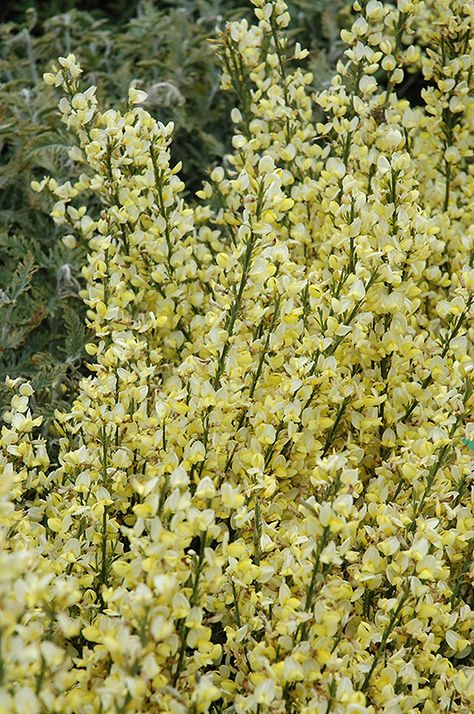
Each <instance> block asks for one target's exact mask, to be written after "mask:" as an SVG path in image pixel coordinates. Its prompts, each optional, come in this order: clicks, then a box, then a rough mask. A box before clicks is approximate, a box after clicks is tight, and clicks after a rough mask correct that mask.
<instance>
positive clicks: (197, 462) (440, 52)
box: [0, 0, 474, 714]
mask: <svg viewBox="0 0 474 714" xmlns="http://www.w3.org/2000/svg"><path fill="white" fill-rule="evenodd" d="M253 4H254V5H255V16H256V22H255V24H253V25H250V24H249V23H248V22H247V21H246V20H244V21H241V22H232V23H230V24H229V25H228V26H227V27H226V28H225V30H224V31H223V33H222V35H221V36H220V39H219V41H218V43H217V51H218V52H219V54H220V56H221V58H222V63H223V79H222V83H223V88H224V89H227V88H232V89H233V90H235V92H236V93H237V95H238V99H239V102H238V107H236V108H235V109H234V110H233V112H232V117H231V119H232V121H233V122H234V124H235V131H234V136H233V141H232V144H233V148H232V152H231V153H230V154H229V155H227V156H226V157H224V160H223V163H222V166H217V167H215V168H214V169H213V170H212V171H211V173H210V175H209V180H208V181H207V182H206V183H205V185H204V186H203V188H202V190H201V191H199V192H198V196H197V197H196V200H195V201H189V200H185V199H184V197H183V190H184V185H183V183H182V181H181V180H180V178H179V171H180V166H173V165H171V163H170V153H169V146H170V141H171V137H172V131H173V126H172V125H171V124H167V125H164V124H162V123H160V121H159V120H157V119H155V118H154V117H153V116H151V115H150V114H149V113H148V112H147V111H145V110H144V109H142V108H140V104H141V103H142V102H143V101H144V99H145V98H146V95H145V93H144V92H143V91H142V90H139V89H137V88H134V87H132V88H131V89H130V93H129V104H128V107H126V108H125V109H124V111H122V112H120V111H118V110H115V109H108V110H105V111H104V110H102V109H101V107H100V105H99V103H98V100H97V98H96V93H95V87H89V88H83V87H82V86H81V77H80V75H81V68H80V66H79V65H78V63H77V61H76V58H75V57H74V55H69V56H68V57H65V58H64V57H63V58H60V59H59V64H58V66H57V67H56V69H55V70H54V71H53V72H52V73H50V74H47V75H45V80H46V82H47V83H48V84H49V85H55V86H57V87H59V88H61V90H62V91H63V97H62V99H61V100H60V103H59V109H60V112H61V114H62V117H63V121H64V123H65V124H66V126H67V127H68V129H69V130H71V131H72V132H74V133H75V135H76V137H77V145H76V146H75V147H73V148H72V149H71V152H70V155H71V159H72V160H74V161H76V162H79V163H80V164H81V165H82V166H83V173H82V174H81V175H80V178H79V179H78V180H75V181H74V182H70V181H65V183H63V184H58V182H57V181H55V180H53V179H51V178H45V179H44V180H43V181H42V182H41V183H38V184H35V188H36V189H37V190H41V189H45V190H49V192H50V193H51V194H52V195H53V196H54V206H53V208H52V216H53V218H54V219H55V221H56V222H57V223H58V224H59V225H64V226H65V227H66V229H67V230H68V231H70V233H71V234H72V235H74V236H75V238H76V239H77V240H80V241H83V242H85V243H86V244H87V245H88V261H87V265H85V266H84V269H83V275H84V278H85V284H86V287H85V289H84V290H83V295H82V297H83V299H84V301H85V304H86V306H87V320H88V326H89V328H91V330H92V331H93V333H94V334H95V337H96V339H95V341H94V342H91V343H90V344H89V345H88V346H87V351H88V354H89V355H90V364H89V365H88V367H89V376H87V377H85V378H84V379H83V380H82V383H81V387H80V392H79V395H78V397H77V399H76V401H75V402H74V404H73V406H72V408H71V410H70V411H69V412H68V413H59V412H57V413H56V423H55V429H56V435H57V441H56V442H54V443H51V444H46V443H45V441H44V439H43V438H42V437H41V430H40V424H41V417H39V416H36V415H35V412H34V409H33V406H32V404H33V402H32V400H33V394H32V389H31V387H30V385H29V384H28V383H27V382H23V381H21V380H9V381H8V386H9V387H10V388H11V390H12V398H11V406H10V408H9V409H8V410H7V411H6V412H5V414H4V426H3V429H2V432H1V439H0V446H1V451H0V464H1V470H2V479H1V481H0V498H1V501H0V519H1V520H0V526H1V528H0V538H1V542H2V549H1V555H0V563H1V578H0V712H4V713H5V714H6V713H10V712H12V713H13V712H18V713H20V712H21V714H25V712H28V713H29V714H46V713H48V714H50V713H52V712H57V713H61V714H125V713H127V712H128V713H132V712H133V713H137V714H138V713H139V714H154V713H157V714H158V713H162V714H165V713H166V714H168V713H170V714H188V713H189V714H194V713H198V712H228V713H232V712H235V713H236V714H241V713H244V712H254V713H260V714H262V713H263V712H273V713H275V714H279V713H283V712H298V713H300V712H301V713H302V714H303V713H307V714H310V713H311V714H312V713H316V714H327V713H329V712H332V713H334V714H336V713H343V712H349V713H351V714H356V713H362V712H369V713H375V712H388V713H389V714H396V713H398V712H424V713H425V714H437V713H438V712H464V713H468V712H470V711H472V709H473V707H474V666H473V663H472V645H473V630H474V612H473V608H474V602H473V598H472V589H471V586H472V574H473V568H472V553H473V543H474V514H473V501H472V483H471V477H472V454H470V451H469V449H468V448H467V446H466V445H465V443H464V440H466V438H467V439H469V437H471V438H472V433H470V432H469V429H470V428H471V427H470V426H469V422H470V421H472V413H473V411H472V410H473V404H474V397H473V389H472V367H473V361H472V357H473V351H472V338H473V335H474V328H473V326H472V322H470V319H471V318H472V312H473V309H472V308H473V301H474V297H473V292H474V269H473V256H474V252H473V238H474V232H473V229H472V226H471V223H472V206H473V191H474V175H473V163H472V154H473V138H472V137H473V132H472V130H473V118H474V100H473V96H472V81H473V49H474V34H473V20H474V5H473V3H472V2H471V1H469V0H468V1H467V2H466V0H462V1H461V0H424V1H423V0H421V1H419V2H416V1H415V0H413V1H411V0H398V2H397V3H396V4H395V5H394V4H389V3H386V4H383V3H381V2H378V0H369V1H368V2H366V1H364V0H356V2H355V3H354V21H353V24H352V27H351V29H350V30H343V31H342V33H341V36H342V40H343V41H344V43H345V45H346V49H345V52H344V54H343V56H342V57H341V59H340V61H339V63H338V66H337V74H336V75H335V76H334V77H333V79H332V81H331V83H330V84H329V85H328V86H327V87H326V88H325V89H324V90H323V91H321V92H319V93H317V94H316V95H314V96H311V95H310V91H309V90H308V87H309V85H310V84H311V83H312V77H311V75H310V74H309V73H308V72H306V71H305V70H303V69H301V68H300V67H299V66H298V61H299V60H301V59H303V58H304V57H305V52H304V50H302V49H301V47H300V46H299V45H298V44H296V45H295V46H293V45H291V43H290V42H289V40H288V37H287V35H286V33H285V28H286V27H287V25H288V23H289V15H288V12H287V7H286V5H285V2H283V0H271V1H268V2H265V0H253ZM417 68H421V70H422V72H423V75H424V77H425V80H426V88H425V89H424V90H423V98H424V104H423V106H416V107H411V106H410V105H409V102H408V101H407V100H406V99H403V98H399V97H398V95H397V88H398V86H399V85H400V83H401V82H402V81H403V79H404V76H405V74H406V73H410V72H412V71H415V70H416V69H417Z"/></svg>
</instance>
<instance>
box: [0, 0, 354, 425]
mask: <svg viewBox="0 0 474 714" xmlns="http://www.w3.org/2000/svg"><path fill="white" fill-rule="evenodd" d="M289 5H290V10H291V13H292V18H293V19H292V25H291V30H290V33H291V35H290V36H291V37H293V38H296V37H297V39H298V41H299V42H300V43H301V44H302V45H303V46H306V47H307V48H308V49H310V50H311V52H310V57H309V58H308V60H307V65H308V68H309V69H310V70H312V71H313V73H314V76H315V87H319V86H323V85H324V83H325V82H326V81H327V80H328V78H329V76H330V74H331V72H332V69H333V68H334V65H335V63H336V60H337V58H338V57H339V55H340V51H341V45H340V41H339V31H340V28H341V26H343V25H345V24H347V23H348V21H349V14H350V10H349V6H350V5H349V2H348V0H291V1H290V2H289ZM252 14H253V13H252V6H251V5H250V3H249V2H246V1H245V0H169V1H167V0H158V1H155V2H153V1H152V0H141V2H137V1H136V0H135V1H133V0H81V1H80V2H79V0H77V1H76V2H74V1H73V0H37V1H36V2H33V3H32V2H31V0H15V1H14V2H13V1H9V0H6V1H4V2H3V3H2V4H1V6H0V335H1V340H0V404H1V403H2V402H3V401H4V399H3V398H2V397H3V394H2V389H3V386H2V385H3V382H4V378H5V376H6V375H9V376H10V377H18V376H20V377H24V378H29V379H31V380H32V383H33V385H34V387H35V389H36V390H37V399H38V404H37V409H38V411H39V412H41V413H43V414H44V415H45V417H46V419H45V431H46V430H47V429H48V425H49V423H50V420H51V417H52V415H53V413H54V409H55V408H57V407H59V408H62V407H65V406H66V405H67V403H68V402H69V401H70V400H71V399H72V398H73V397H74V393H75V390H76V386H77V382H78V379H79V378H80V376H81V375H82V374H83V373H84V374H85V373H87V369H86V368H85V367H84V344H85V342H86V341H87V334H86V331H85V329H84V327H83V324H84V307H83V305H82V302H81V300H80V298H79V296H78V292H79V290H80V281H81V277H80V267H81V265H82V264H83V263H84V261H85V255H84V253H85V249H86V247H85V246H80V245H79V246H77V247H75V248H73V249H71V248H68V247H66V245H64V244H63V242H62V241H61V236H62V233H61V230H60V229H59V228H58V227H57V226H55V224H54V223H53V221H52V220H51V219H50V217H49V208H50V206H49V204H48V199H47V198H46V197H45V196H43V195H38V194H36V193H33V192H32V190H31V188H30V183H31V181H32V180H33V179H38V180H40V179H41V178H42V177H43V176H44V175H45V174H49V175H53V176H55V177H57V178H58V180H64V179H65V178H69V179H72V178H73V177H74V175H75V174H77V173H79V169H78V168H77V167H75V166H74V164H73V163H72V162H71V161H70V159H69V158H68V148H69V147H70V146H71V144H72V143H73V141H72V138H71V137H69V136H68V135H67V133H66V132H65V131H64V129H63V127H62V125H61V123H60V121H59V117H58V113H57V110H56V106H57V101H58V97H57V95H56V93H55V91H54V89H51V88H49V87H47V86H46V85H45V84H44V83H43V81H42V74H43V72H45V71H48V70H49V69H50V67H51V64H52V63H53V62H54V61H55V60H56V59H57V57H58V56H61V55H65V54H67V53H68V52H74V53H75V54H76V55H77V57H78V58H79V60H80V62H81V65H82V66H83V68H84V75H83V82H84V85H85V86H88V85H90V84H95V85H97V87H98V90H99V91H98V96H99V97H100V99H101V101H102V103H103V105H104V106H116V107H118V108H124V107H125V100H126V97H127V91H128V87H129V84H130V83H131V82H132V81H133V80H136V81H137V82H138V84H139V86H140V87H141V88H143V89H145V90H146V91H147V92H148V94H149V99H148V101H147V104H146V108H147V109H148V110H149V111H150V112H151V113H152V114H153V115H154V116H156V117H157V118H159V119H160V120H161V121H163V122H168V121H171V120H172V121H174V123H175V134H174V142H173V158H174V160H175V161H182V164H183V170H182V174H181V175H182V178H183V180H184V181H185V183H186V187H187V192H188V198H189V199H191V198H192V195H193V194H194V192H195V191H196V190H197V189H198V188H199V187H200V185H201V182H202V180H203V179H204V178H205V176H206V173H207V171H208V168H209V167H210V166H212V165H213V163H216V161H217V159H218V157H222V155H223V154H224V153H225V151H226V150H227V148H228V147H229V145H230V133H231V122H230V119H229V114H230V110H231V107H232V106H233V104H234V103H235V98H234V97H232V96H231V95H229V94H227V93H223V92H221V91H220V90H219V82H220V67H219V61H218V59H217V58H216V56H215V53H214V50H213V49H212V45H211V43H210V42H209V39H211V38H212V37H215V36H216V33H217V31H218V29H219V28H223V27H224V26H225V22H226V21H227V20H230V19H234V18H240V17H248V18H249V19H250V18H251V17H252Z"/></svg>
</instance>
